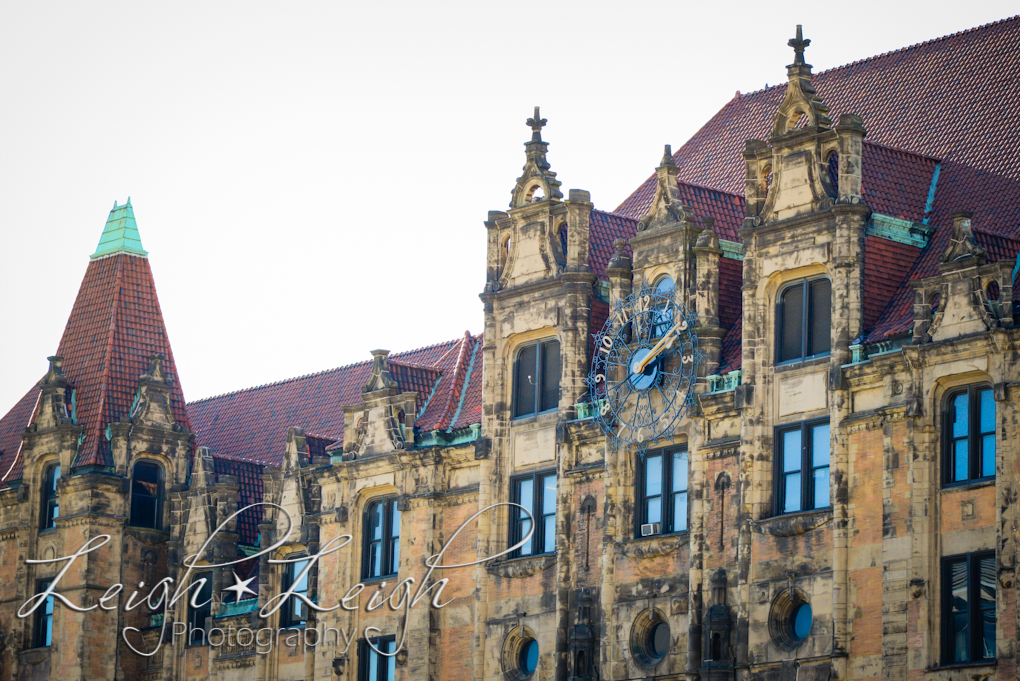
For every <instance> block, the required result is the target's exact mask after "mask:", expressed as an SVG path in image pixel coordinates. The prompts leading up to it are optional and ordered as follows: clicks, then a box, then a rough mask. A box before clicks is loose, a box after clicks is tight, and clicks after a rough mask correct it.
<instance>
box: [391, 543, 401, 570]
mask: <svg viewBox="0 0 1020 681" xmlns="http://www.w3.org/2000/svg"><path fill="white" fill-rule="evenodd" d="M399 567H400V539H399V538H398V539H391V540H390V569H389V571H390V573H391V574H392V573H395V572H397V571H398V568H399Z"/></svg>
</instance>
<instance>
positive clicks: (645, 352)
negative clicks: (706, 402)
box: [588, 287, 701, 446]
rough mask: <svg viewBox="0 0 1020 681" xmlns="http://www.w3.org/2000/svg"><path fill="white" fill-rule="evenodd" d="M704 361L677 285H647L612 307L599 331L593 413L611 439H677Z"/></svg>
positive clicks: (618, 442) (646, 441) (637, 441)
mask: <svg viewBox="0 0 1020 681" xmlns="http://www.w3.org/2000/svg"><path fill="white" fill-rule="evenodd" d="M700 360H701V354H700V353H699V352H698V337H697V335H696V334H695V332H694V317H693V315H692V314H691V313H690V312H689V311H688V310H687V308H686V307H684V305H683V303H681V302H680V301H679V300H677V298H676V295H675V292H674V291H673V290H672V289H671V288H662V287H660V288H649V287H645V288H642V289H641V290H639V291H637V292H636V293H634V294H633V295H631V296H630V297H628V298H626V299H624V300H621V301H620V302H618V303H617V304H616V305H614V306H613V308H612V310H610V313H609V319H608V320H606V324H605V326H604V327H603V328H602V329H601V330H600V331H599V332H598V333H596V334H595V352H594V355H593V356H592V363H591V371H590V372H589V374H588V387H589V390H590V393H591V397H592V400H593V401H595V402H596V405H597V408H596V411H595V418H596V420H597V421H598V423H599V425H600V426H601V427H602V430H603V432H605V433H606V436H607V437H608V438H609V439H610V441H611V442H612V444H613V445H617V446H618V445H624V446H629V445H638V446H647V445H649V444H651V443H654V442H656V441H659V440H670V439H672V437H673V433H674V431H675V429H676V427H677V426H678V425H679V424H680V419H681V418H682V417H683V414H684V412H685V411H686V409H687V406H688V404H689V403H690V402H691V401H692V400H693V398H694V384H695V380H696V379H697V367H698V363H699V362H700Z"/></svg>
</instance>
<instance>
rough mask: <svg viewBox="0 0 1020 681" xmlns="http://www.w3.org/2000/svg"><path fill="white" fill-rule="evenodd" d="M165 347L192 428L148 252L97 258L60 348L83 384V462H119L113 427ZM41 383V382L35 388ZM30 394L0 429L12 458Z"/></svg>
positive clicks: (78, 391) (177, 405) (174, 396)
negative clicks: (109, 433) (109, 431)
mask: <svg viewBox="0 0 1020 681" xmlns="http://www.w3.org/2000/svg"><path fill="white" fill-rule="evenodd" d="M157 353H159V354H162V355H163V357H164V358H165V361H164V363H163V368H164V371H165V372H166V373H167V375H168V376H169V377H171V378H172V379H173V389H172V391H171V407H172V409H173V413H174V418H175V419H176V420H177V423H178V424H180V425H182V426H184V427H185V428H190V423H189V421H188V415H187V412H186V411H185V407H184V394H183V392H182V391H181V383H180V380H179V379H178V378H177V369H176V366H175V365H174V358H173V352H172V351H171V349H170V341H169V339H168V338H167V333H166V326H165V325H164V323H163V314H162V312H161V311H160V308H159V300H158V299H157V297H156V286H155V283H154V282H153V280H152V270H150V269H149V261H148V259H147V258H144V257H139V256H135V255H128V254H126V253H121V254H118V255H113V256H110V257H107V258H101V259H99V260H92V261H90V262H89V265H88V268H87V269H86V270H85V278H84V279H83V280H82V283H81V287H80V288H79V289H78V296H77V298H76V299H75V301H74V307H73V308H72V309H71V315H70V317H69V318H68V320H67V326H66V327H64V335H63V336H62V337H61V339H60V346H59V348H58V349H57V354H58V355H59V356H61V357H63V358H64V362H63V370H64V374H65V375H66V376H67V379H68V381H69V382H70V384H71V386H72V388H73V389H74V391H75V402H76V404H77V409H76V412H77V418H78V423H79V424H81V425H82V426H83V428H84V434H85V440H84V442H83V443H82V446H81V448H80V449H79V451H78V455H77V457H76V458H75V460H74V463H73V465H74V466H75V467H78V466H88V465H100V466H109V465H112V463H113V462H112V459H111V457H110V451H109V443H108V442H107V440H106V435H105V431H106V428H107V426H108V425H109V424H110V423H113V422H116V421H119V420H121V419H122V418H123V417H125V416H127V415H128V414H129V413H130V410H131V405H132V404H133V402H134V398H135V394H136V393H137V391H138V385H139V377H140V376H141V375H142V374H143V373H145V372H146V371H147V370H148V369H149V366H150V357H151V356H152V355H154V354H157ZM37 390H38V389H37V388H33V389H32V391H29V395H32V394H33V392H37ZM29 395H26V397H25V398H23V399H22V401H21V402H19V403H18V405H17V406H15V408H14V409H13V410H12V411H11V412H10V413H9V414H8V415H7V416H5V417H4V424H5V425H4V426H3V428H2V429H0V430H2V431H3V432H5V433H7V436H6V437H2V436H0V437H2V439H3V440H4V441H3V442H0V447H3V449H4V454H3V455H2V457H3V461H4V462H7V461H8V459H9V458H10V456H12V451H8V450H13V446H12V444H13V440H11V436H12V435H13V432H14V429H15V428H16V427H17V424H16V422H17V421H18V420H21V419H22V418H23V417H24V414H23V412H24V409H25V408H26V407H25V400H29V401H34V400H33V399H32V398H30V397H29ZM25 425H27V423H22V424H21V426H20V428H21V429H24V426H25ZM5 472H6V471H5ZM19 478H20V463H16V464H15V466H14V468H13V469H12V470H11V472H10V474H9V475H8V478H7V480H8V481H10V480H16V479H19Z"/></svg>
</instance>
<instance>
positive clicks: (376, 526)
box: [368, 503, 383, 541]
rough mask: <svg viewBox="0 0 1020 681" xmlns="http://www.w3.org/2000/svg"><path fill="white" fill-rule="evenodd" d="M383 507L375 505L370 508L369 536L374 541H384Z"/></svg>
mask: <svg viewBox="0 0 1020 681" xmlns="http://www.w3.org/2000/svg"><path fill="white" fill-rule="evenodd" d="M382 530H383V505H382V504H381V503H375V504H372V505H371V506H369V507H368V536H369V537H370V538H371V539H372V540H373V541H375V540H378V539H382Z"/></svg>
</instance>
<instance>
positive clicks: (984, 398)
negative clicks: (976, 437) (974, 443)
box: [981, 390, 995, 433]
mask: <svg viewBox="0 0 1020 681" xmlns="http://www.w3.org/2000/svg"><path fill="white" fill-rule="evenodd" d="M981 432H982V433H994V432H995V398H994V396H993V395H992V391H991V390H982V391H981Z"/></svg>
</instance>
